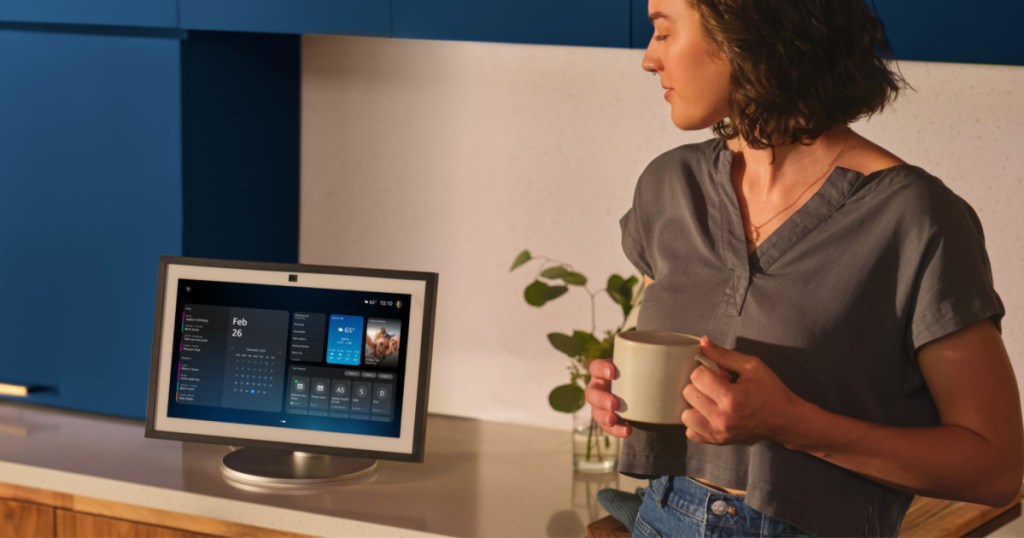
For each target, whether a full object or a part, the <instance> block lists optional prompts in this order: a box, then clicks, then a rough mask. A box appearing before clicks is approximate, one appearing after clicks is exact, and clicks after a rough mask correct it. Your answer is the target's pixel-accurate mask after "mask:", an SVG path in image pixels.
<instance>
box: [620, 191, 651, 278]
mask: <svg viewBox="0 0 1024 538" xmlns="http://www.w3.org/2000/svg"><path fill="white" fill-rule="evenodd" d="M619 226H620V227H621V228H622V251H623V252H624V253H625V254H626V258H627V259H628V260H629V261H630V263H632V264H633V266H634V267H636V268H637V269H638V270H639V271H640V273H641V274H643V275H646V276H649V277H651V278H654V270H653V268H652V267H651V262H650V261H649V260H648V258H647V249H646V248H644V241H643V239H642V238H643V235H644V234H643V231H642V230H641V227H640V216H639V211H638V210H637V207H636V203H635V202H634V204H633V207H631V208H629V211H627V212H626V214H625V215H623V216H622V218H621V219H619Z"/></svg>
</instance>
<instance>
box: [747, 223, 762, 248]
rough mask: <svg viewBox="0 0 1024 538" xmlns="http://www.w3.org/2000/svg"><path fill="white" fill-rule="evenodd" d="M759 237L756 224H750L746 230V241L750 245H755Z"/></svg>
mask: <svg viewBox="0 0 1024 538" xmlns="http://www.w3.org/2000/svg"><path fill="white" fill-rule="evenodd" d="M760 239H761V231H760V230H758V229H757V226H754V225H751V226H750V229H749V230H747V243H750V244H751V245H755V246H756V245H757V242H758V241H759V240H760Z"/></svg>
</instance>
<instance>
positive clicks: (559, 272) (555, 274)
mask: <svg viewBox="0 0 1024 538" xmlns="http://www.w3.org/2000/svg"><path fill="white" fill-rule="evenodd" d="M567 274H569V270H568V269H566V268H565V267H563V266H561V265H555V266H553V267H548V268H547V269H545V270H543V271H541V273H540V276H542V277H544V278H549V279H552V280H554V279H556V278H562V277H564V276H565V275H567Z"/></svg>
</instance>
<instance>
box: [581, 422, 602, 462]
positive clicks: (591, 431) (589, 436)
mask: <svg viewBox="0 0 1024 538" xmlns="http://www.w3.org/2000/svg"><path fill="white" fill-rule="evenodd" d="M594 426H595V424H594V419H593V418H591V419H590V427H589V428H587V456H586V458H585V459H584V461H590V447H591V446H592V445H593V444H594ZM599 450H600V449H599Z"/></svg>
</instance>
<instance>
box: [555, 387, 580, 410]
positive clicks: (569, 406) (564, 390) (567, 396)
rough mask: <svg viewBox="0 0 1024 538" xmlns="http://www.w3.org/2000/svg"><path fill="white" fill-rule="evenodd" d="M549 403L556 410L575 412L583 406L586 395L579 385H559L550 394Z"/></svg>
mask: <svg viewBox="0 0 1024 538" xmlns="http://www.w3.org/2000/svg"><path fill="white" fill-rule="evenodd" d="M548 403H550V404H551V408H552V409H554V410H555V411H561V412H563V413H574V412H576V411H579V410H580V409H582V408H583V404H584V403H586V395H585V393H584V392H583V389H581V388H580V387H579V386H578V385H571V384H570V385H559V386H557V387H555V388H554V390H552V391H551V394H549V395H548Z"/></svg>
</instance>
